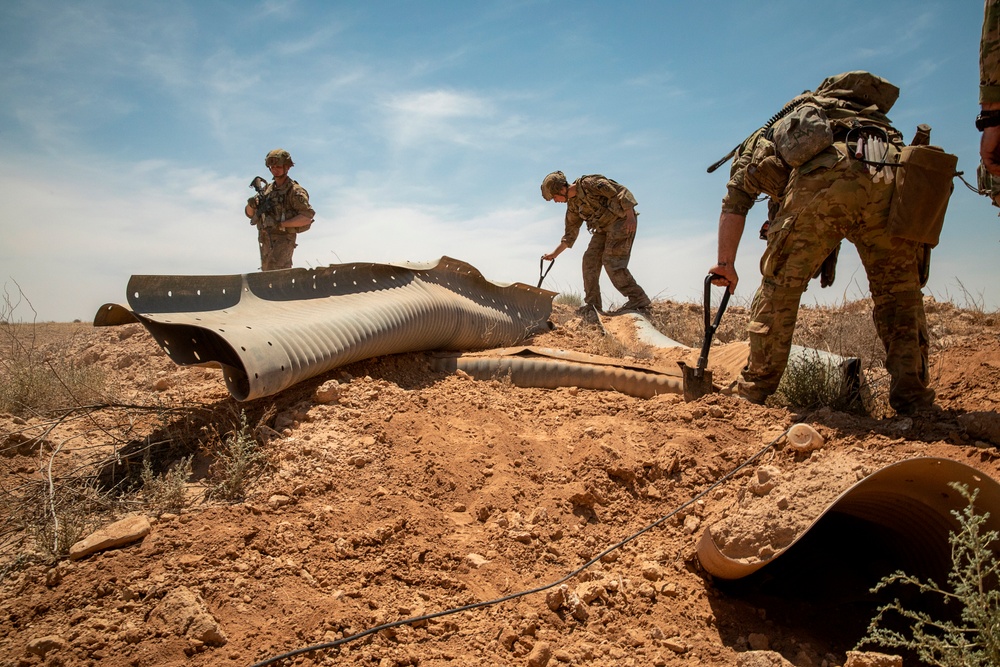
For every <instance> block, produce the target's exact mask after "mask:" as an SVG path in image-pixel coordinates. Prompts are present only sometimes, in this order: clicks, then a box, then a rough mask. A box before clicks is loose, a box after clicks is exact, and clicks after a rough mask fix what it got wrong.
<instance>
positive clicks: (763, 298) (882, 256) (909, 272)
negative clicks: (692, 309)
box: [709, 72, 934, 414]
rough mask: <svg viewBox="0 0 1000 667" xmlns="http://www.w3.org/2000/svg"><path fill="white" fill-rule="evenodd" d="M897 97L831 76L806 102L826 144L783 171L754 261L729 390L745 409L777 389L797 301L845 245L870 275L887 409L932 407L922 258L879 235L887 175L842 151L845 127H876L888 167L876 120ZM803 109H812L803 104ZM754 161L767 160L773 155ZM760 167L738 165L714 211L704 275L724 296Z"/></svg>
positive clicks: (894, 136)
mask: <svg viewBox="0 0 1000 667" xmlns="http://www.w3.org/2000/svg"><path fill="white" fill-rule="evenodd" d="M898 94H899V89H898V88H896V87H895V86H893V85H892V84H891V83H889V82H888V81H885V80H884V79H881V78H880V77H875V76H874V75H871V74H868V73H867V72H848V73H845V74H842V75H838V76H835V77H830V78H828V79H826V80H825V81H824V82H823V84H821V85H820V87H819V88H817V90H816V91H815V92H814V93H812V95H813V96H814V98H815V102H816V103H817V106H820V107H823V106H827V108H829V109H831V110H830V121H831V123H830V125H831V128H832V137H831V139H832V141H833V143H832V145H828V146H827V147H826V148H825V149H822V150H821V151H820V152H819V153H818V154H816V155H814V157H812V158H811V159H807V160H806V161H805V162H804V163H802V164H799V165H798V166H795V167H794V168H793V167H786V168H787V169H788V180H787V185H786V186H785V187H784V189H783V190H782V191H781V192H779V193H778V195H779V200H780V208H779V209H778V211H777V213H776V215H775V216H774V220H773V222H772V223H771V225H770V226H769V228H768V230H767V249H766V251H765V252H764V255H763V257H762V258H761V261H760V268H761V273H762V274H763V278H762V281H761V285H760V287H759V289H758V290H757V293H756V294H755V296H754V299H753V302H752V305H751V313H750V323H749V325H748V329H749V334H750V357H749V360H748V362H747V365H746V367H745V368H744V369H743V372H742V374H741V376H740V378H739V379H738V382H737V386H738V391H739V395H740V396H742V397H744V398H746V399H747V400H750V401H752V402H755V403H763V402H764V400H765V399H766V398H767V397H768V396H770V395H771V394H772V393H773V392H774V391H775V390H776V389H777V386H778V383H779V381H780V380H781V376H782V374H783V373H784V370H785V367H786V365H787V363H788V355H789V352H790V348H791V340H792V333H793V330H794V328H795V321H796V317H797V314H798V309H799V300H800V298H801V296H802V293H803V292H804V291H805V288H806V285H807V284H808V283H809V280H810V279H811V278H812V277H813V276H815V275H816V273H817V271H818V270H819V269H820V267H821V265H822V264H823V262H824V260H825V259H826V258H827V257H828V256H829V255H830V253H831V251H834V250H835V248H837V247H838V246H839V244H840V242H841V240H842V239H845V238H846V239H847V240H849V241H851V242H852V243H853V244H854V245H855V246H856V247H857V250H858V254H859V255H860V256H861V261H862V263H863V264H864V267H865V272H866V273H867V274H868V282H869V285H870V287H871V292H872V300H873V303H874V310H873V319H874V321H875V327H876V331H877V333H878V336H879V338H880V339H881V340H882V344H883V345H884V346H885V350H886V357H887V358H886V369H887V370H888V371H889V374H890V376H891V386H890V390H889V401H890V404H891V405H892V407H893V408H894V409H895V410H896V411H897V412H899V413H901V414H903V413H912V412H915V411H917V410H919V409H922V408H926V407H930V406H931V405H933V402H934V390H933V389H931V388H929V386H928V384H929V374H928V331H927V323H926V319H925V316H924V306H923V296H922V294H921V291H920V290H921V287H922V286H923V282H922V281H923V280H924V279H925V278H924V276H925V275H926V266H922V264H921V263H922V262H923V261H925V259H929V254H928V253H927V249H926V248H924V247H923V246H922V245H921V244H920V243H918V242H915V241H910V240H905V239H902V238H897V237H894V236H891V235H890V234H889V233H888V231H887V221H888V216H889V208H890V203H891V198H892V194H893V188H894V185H893V182H892V179H891V178H887V177H886V172H887V171H888V168H886V169H874V170H873V168H872V167H871V166H870V165H868V164H866V163H864V162H863V161H861V160H859V159H855V150H856V144H854V145H852V146H851V148H850V149H848V131H847V128H848V127H852V126H853V127H858V126H874V127H876V128H881V132H882V133H883V136H885V137H886V138H887V141H886V142H885V145H886V147H887V149H886V152H885V154H884V155H883V158H882V161H883V162H890V161H892V160H893V159H894V158H895V155H896V154H897V152H898V151H899V148H900V147H901V146H902V144H903V142H902V136H901V135H900V133H899V132H898V131H897V130H895V129H894V128H892V126H891V125H890V124H889V119H888V118H887V117H885V115H884V114H885V113H886V112H888V111H889V109H890V108H891V107H892V104H893V103H894V102H895V100H896V97H897V96H898ZM802 106H810V101H807V102H805V103H804V104H802ZM876 108H877V111H876V110H875V109H876ZM834 118H837V119H839V120H843V121H844V122H842V123H840V122H836V121H834ZM849 151H850V152H849ZM768 153H769V154H770V155H767V154H768ZM762 154H764V155H766V156H768V157H770V156H771V155H774V150H773V149H772V150H769V151H763V152H762ZM760 164H762V163H761V162H760V161H756V160H750V159H747V160H741V159H737V161H736V163H735V164H734V170H733V174H732V176H731V178H730V181H729V184H728V193H727V195H726V197H725V198H724V199H723V202H722V213H721V215H720V217H719V248H718V252H719V254H718V261H717V263H716V264H715V265H714V266H713V267H712V268H711V269H709V273H710V274H713V275H715V276H716V278H715V279H713V281H712V282H713V283H714V284H717V285H726V286H728V287H729V291H730V292H732V291H734V290H735V288H736V284H737V282H738V280H739V277H738V275H737V273H736V270H735V260H736V251H737V248H738V247H739V242H740V238H741V237H742V234H743V227H744V224H745V222H746V215H747V212H748V211H749V209H750V206H752V204H753V201H754V198H755V197H756V196H757V195H758V194H760V192H761V186H760V185H759V184H757V181H758V180H761V179H760V175H759V174H757V170H756V167H758V166H759V165H760ZM748 180H749V182H750V185H748ZM772 187H774V186H773V184H772ZM777 188H778V189H780V184H779V185H778V186H777Z"/></svg>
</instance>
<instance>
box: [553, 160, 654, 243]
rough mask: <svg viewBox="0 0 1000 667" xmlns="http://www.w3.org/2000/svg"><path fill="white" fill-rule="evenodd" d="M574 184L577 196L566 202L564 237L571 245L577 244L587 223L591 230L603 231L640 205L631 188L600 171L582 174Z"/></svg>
mask: <svg viewBox="0 0 1000 667" xmlns="http://www.w3.org/2000/svg"><path fill="white" fill-rule="evenodd" d="M573 185H575V186H576V196H574V197H571V198H570V199H569V200H568V201H567V202H566V232H565V233H564V234H563V237H562V242H563V243H565V244H566V246H567V247H569V248H572V247H573V244H574V243H576V239H577V237H578V236H579V235H580V227H581V226H582V225H583V223H584V222H586V223H587V229H589V230H590V231H591V232H600V231H604V230H605V229H607V228H608V227H609V226H610V225H611V224H612V223H613V222H615V221H616V220H619V219H621V218H624V217H625V215H626V213H627V212H628V210H629V209H634V208H635V207H636V205H637V204H638V202H637V201H636V200H635V197H633V196H632V193H631V192H629V189H628V188H626V187H625V186H624V185H619V184H618V183H615V182H614V181H613V180H611V179H610V178H607V177H606V176H601V175H600V174H593V175H591V176H581V177H580V178H578V179H576V181H574V182H573Z"/></svg>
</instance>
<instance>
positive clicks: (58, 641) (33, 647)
mask: <svg viewBox="0 0 1000 667" xmlns="http://www.w3.org/2000/svg"><path fill="white" fill-rule="evenodd" d="M64 648H66V640H65V639H63V638H62V637H60V636H59V635H47V636H45V637H38V638H37V639H32V640H31V641H29V642H28V653H31V654H33V655H40V656H42V657H43V658H44V657H45V654H46V653H48V652H49V651H58V650H62V649H64Z"/></svg>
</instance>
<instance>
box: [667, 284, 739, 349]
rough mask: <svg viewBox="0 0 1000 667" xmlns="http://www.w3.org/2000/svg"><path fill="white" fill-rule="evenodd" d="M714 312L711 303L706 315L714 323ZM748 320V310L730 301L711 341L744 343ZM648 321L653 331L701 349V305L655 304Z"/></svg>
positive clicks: (703, 330) (702, 329)
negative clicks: (653, 328) (741, 341)
mask: <svg viewBox="0 0 1000 667" xmlns="http://www.w3.org/2000/svg"><path fill="white" fill-rule="evenodd" d="M716 296H718V294H717V295H716ZM718 312H719V311H718V303H717V302H716V303H713V304H712V307H711V310H710V312H709V317H710V320H711V322H715V318H716V317H717V315H718ZM749 320H750V315H749V309H748V308H746V307H745V306H742V305H736V304H733V303H732V300H730V304H729V305H728V306H727V307H726V311H725V312H724V313H723V314H722V319H720V320H719V326H718V328H717V329H716V331H715V333H714V334H713V336H712V342H713V343H719V344H725V343H732V342H734V341H740V340H746V339H747V323H748V322H749ZM650 321H651V322H652V324H653V326H654V327H655V328H656V330H657V331H659V332H660V333H662V334H663V335H664V336H667V337H668V338H671V339H673V340H675V341H677V342H678V343H681V344H682V345H686V346H688V347H693V348H701V346H702V344H703V343H704V342H705V306H704V304H697V303H674V302H672V301H663V302H659V301H658V302H655V303H654V304H653V314H652V317H651V318H650Z"/></svg>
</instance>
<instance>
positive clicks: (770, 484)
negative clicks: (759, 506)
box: [750, 466, 781, 496]
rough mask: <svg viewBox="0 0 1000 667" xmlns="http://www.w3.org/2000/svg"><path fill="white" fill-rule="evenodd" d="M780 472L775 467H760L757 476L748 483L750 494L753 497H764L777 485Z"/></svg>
mask: <svg viewBox="0 0 1000 667" xmlns="http://www.w3.org/2000/svg"><path fill="white" fill-rule="evenodd" d="M780 476H781V471H780V470H778V469H777V468H776V467H775V466H761V467H759V468H757V474H756V476H755V477H754V479H753V480H752V481H751V482H750V492H751V493H753V494H754V495H755V496H766V495H767V494H768V493H770V492H771V490H772V489H774V487H775V486H777V485H778V477H780Z"/></svg>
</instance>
